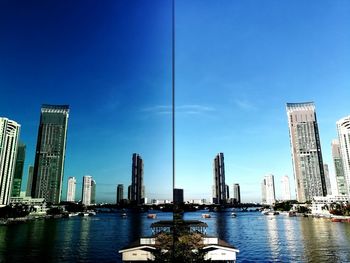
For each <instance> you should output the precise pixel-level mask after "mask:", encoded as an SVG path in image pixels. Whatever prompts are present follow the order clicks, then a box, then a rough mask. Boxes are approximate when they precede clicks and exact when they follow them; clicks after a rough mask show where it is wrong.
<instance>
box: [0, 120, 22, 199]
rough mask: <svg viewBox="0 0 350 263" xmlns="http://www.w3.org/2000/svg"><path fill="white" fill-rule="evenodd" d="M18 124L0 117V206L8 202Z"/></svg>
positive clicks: (13, 168)
mask: <svg viewBox="0 0 350 263" xmlns="http://www.w3.org/2000/svg"><path fill="white" fill-rule="evenodd" d="M19 130H20V125H19V124H18V123H17V122H15V121H12V120H9V119H7V118H1V117H0V206H4V205H7V204H9V201H10V195H11V190H12V181H13V176H14V170H15V164H16V155H17V145H18V138H19Z"/></svg>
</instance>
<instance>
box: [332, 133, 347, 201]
mask: <svg viewBox="0 0 350 263" xmlns="http://www.w3.org/2000/svg"><path fill="white" fill-rule="evenodd" d="M332 157H333V163H334V169H335V179H336V182H337V190H338V195H348V187H347V183H346V179H345V174H344V166H343V159H342V157H341V151H340V145H339V140H338V139H334V140H333V141H332Z"/></svg>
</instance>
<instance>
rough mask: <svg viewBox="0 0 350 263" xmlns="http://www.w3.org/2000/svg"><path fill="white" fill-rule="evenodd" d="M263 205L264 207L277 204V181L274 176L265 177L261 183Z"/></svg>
mask: <svg viewBox="0 0 350 263" xmlns="http://www.w3.org/2000/svg"><path fill="white" fill-rule="evenodd" d="M261 190H262V203H263V204H264V205H273V204H274V203H275V202H276V195H275V180H274V176H273V175H272V174H269V175H266V176H264V179H263V181H262V183H261Z"/></svg>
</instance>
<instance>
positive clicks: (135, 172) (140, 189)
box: [130, 153, 145, 205]
mask: <svg viewBox="0 0 350 263" xmlns="http://www.w3.org/2000/svg"><path fill="white" fill-rule="evenodd" d="M144 191H145V190H144V186H143V160H142V158H141V156H140V155H139V154H137V153H134V154H133V155H132V171H131V192H130V195H131V196H130V197H131V198H130V200H131V202H132V203H133V204H137V205H140V204H143V203H144Z"/></svg>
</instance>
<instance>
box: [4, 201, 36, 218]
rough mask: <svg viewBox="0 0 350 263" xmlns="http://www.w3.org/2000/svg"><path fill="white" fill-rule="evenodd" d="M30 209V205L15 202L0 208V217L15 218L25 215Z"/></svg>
mask: <svg viewBox="0 0 350 263" xmlns="http://www.w3.org/2000/svg"><path fill="white" fill-rule="evenodd" d="M31 210H32V207H30V206H28V205H22V204H15V205H8V206H5V207H2V208H0V218H17V217H25V216H27V215H28V214H29V213H30V212H31Z"/></svg>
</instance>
